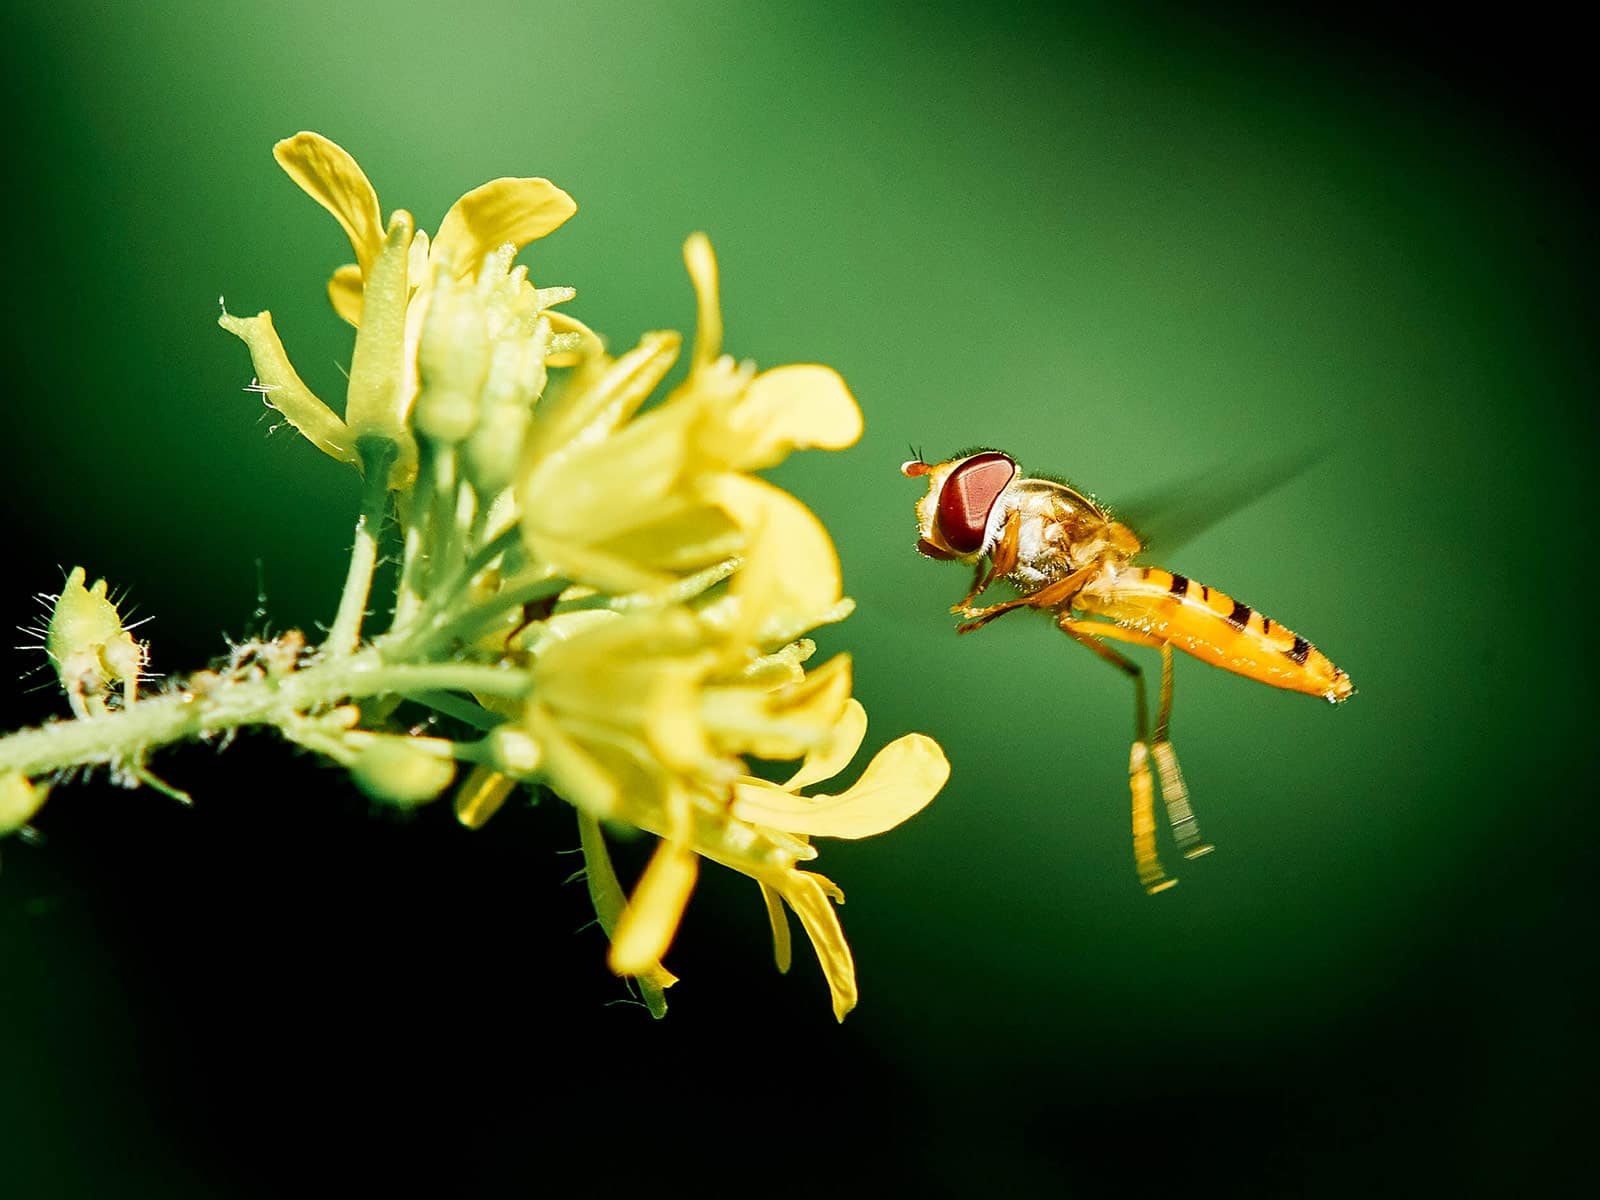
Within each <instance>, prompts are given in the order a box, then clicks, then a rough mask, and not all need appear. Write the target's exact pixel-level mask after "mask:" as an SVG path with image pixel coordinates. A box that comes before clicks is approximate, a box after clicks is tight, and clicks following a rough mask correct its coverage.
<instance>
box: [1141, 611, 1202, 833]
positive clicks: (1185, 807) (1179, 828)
mask: <svg viewBox="0 0 1600 1200" xmlns="http://www.w3.org/2000/svg"><path fill="white" fill-rule="evenodd" d="M1171 720H1172V647H1171V646H1170V645H1168V644H1166V643H1165V642H1163V643H1162V645H1161V706H1160V709H1159V710H1158V712H1157V715H1156V735H1155V738H1154V740H1153V741H1151V743H1150V754H1151V756H1152V757H1153V758H1154V759H1155V760H1156V773H1157V774H1158V775H1160V777H1161V800H1162V802H1163V803H1164V804H1165V805H1166V806H1167V824H1168V825H1169V826H1171V828H1172V837H1173V840H1174V841H1176V842H1177V843H1178V851H1179V853H1181V854H1182V855H1183V856H1184V857H1185V858H1199V857H1200V856H1201V855H1202V854H1210V853H1211V851H1212V850H1214V849H1216V847H1214V846H1212V845H1211V844H1210V843H1208V842H1203V841H1201V840H1200V826H1199V823H1198V822H1196V821H1195V819H1194V810H1193V809H1192V808H1190V807H1189V789H1188V787H1187V786H1186V785H1185V784H1184V782H1183V772H1182V771H1180V770H1179V769H1178V756H1177V755H1176V754H1174V753H1173V752H1172V742H1171V741H1169V740H1168V738H1167V726H1168V724H1169V723H1170V722H1171Z"/></svg>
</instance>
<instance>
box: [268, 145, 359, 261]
mask: <svg viewBox="0 0 1600 1200" xmlns="http://www.w3.org/2000/svg"><path fill="white" fill-rule="evenodd" d="M272 157H274V158H275V159H277V160H278V165H279V166H280V167H282V168H283V169H284V170H285V171H286V172H288V175H289V178H290V179H292V180H294V181H295V182H296V183H297V184H299V185H300V187H301V190H303V191H304V192H305V193H306V195H308V196H310V197H311V198H312V199H313V200H315V201H316V202H317V203H318V204H320V205H322V207H323V208H325V209H327V210H328V211H329V212H330V213H332V214H333V215H334V218H335V219H336V220H337V221H338V222H339V224H340V225H343V226H344V231H345V234H346V235H347V236H348V237H349V238H350V245H351V247H352V248H353V249H354V250H355V252H356V261H357V262H359V263H360V264H361V270H362V271H363V272H365V271H366V270H367V268H368V267H369V266H371V264H372V260H373V258H374V257H375V256H376V255H377V253H378V247H379V246H380V245H382V244H383V213H382V211H381V210H380V209H379V208H378V193H377V192H375V191H373V189H372V184H371V183H369V182H368V181H367V177H366V175H365V174H364V173H363V172H362V170H361V168H360V167H359V166H357V165H356V160H355V159H353V158H351V157H350V154H349V152H348V151H346V150H345V149H344V147H342V146H339V145H337V144H336V143H334V142H330V141H329V140H328V139H327V138H325V137H323V136H322V135H321V134H320V133H297V134H295V135H294V136H293V137H291V138H285V139H284V140H283V141H281V142H279V143H278V144H277V145H276V146H274V147H273V148H272Z"/></svg>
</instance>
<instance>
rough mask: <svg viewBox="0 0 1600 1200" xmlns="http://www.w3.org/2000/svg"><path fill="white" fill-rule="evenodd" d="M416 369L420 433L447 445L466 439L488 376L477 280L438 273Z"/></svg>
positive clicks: (416, 419) (486, 334)
mask: <svg viewBox="0 0 1600 1200" xmlns="http://www.w3.org/2000/svg"><path fill="white" fill-rule="evenodd" d="M417 369H418V373H419V375H420V378H421V381H422V389H421V391H420V392H418V393H417V407H416V415H415V417H414V424H415V425H416V429H417V432H418V433H419V434H421V435H422V436H423V437H425V438H428V439H430V440H431V441H434V442H439V443H443V444H445V445H451V446H453V445H455V444H456V443H457V442H461V441H464V440H465V439H466V437H467V435H468V434H470V433H471V432H472V430H473V428H474V427H475V426H476V425H477V424H478V394H479V392H480V391H481V390H482V388H483V382H484V378H485V377H486V376H487V375H488V373H489V330H488V313H487V310H486V308H485V306H484V302H483V298H482V297H481V296H480V295H479V294H478V289H477V287H476V286H475V285H474V284H473V282H472V281H471V280H469V279H457V278H456V277H455V276H454V275H453V274H451V272H450V271H449V270H448V269H446V268H445V267H444V266H440V267H439V269H438V270H437V271H436V272H435V274H434V280H433V294H432V296H431V298H430V299H429V302H428V313H427V316H426V318H425V319H424V320H423V322H422V339H421V341H420V343H419V344H418V347H417Z"/></svg>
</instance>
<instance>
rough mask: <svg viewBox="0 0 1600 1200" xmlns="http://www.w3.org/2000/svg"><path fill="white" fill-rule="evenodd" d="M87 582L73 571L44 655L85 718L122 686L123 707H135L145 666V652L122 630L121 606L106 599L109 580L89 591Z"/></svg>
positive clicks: (55, 612)
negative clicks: (119, 607) (119, 611)
mask: <svg viewBox="0 0 1600 1200" xmlns="http://www.w3.org/2000/svg"><path fill="white" fill-rule="evenodd" d="M83 581H84V571H83V568H82V567H73V568H72V573H71V574H70V575H68V576H67V581H66V583H65V584H63V585H62V587H61V595H60V596H58V597H57V598H56V603H55V608H54V609H52V610H51V613H50V624H49V626H48V627H47V628H46V630H45V637H44V652H45V654H46V655H47V656H48V657H49V659H50V664H51V665H52V666H53V667H55V669H56V674H57V675H58V676H59V677H60V679H61V686H62V687H63V688H65V689H66V691H67V696H68V697H69V699H70V700H71V701H72V708H73V711H74V712H75V713H76V714H77V715H78V716H80V717H81V716H88V715H90V712H91V710H92V709H93V708H94V707H95V706H97V705H101V704H102V702H103V699H104V696H105V693H106V692H108V691H110V690H111V689H112V688H113V687H115V686H116V685H118V684H120V685H121V687H122V696H123V702H124V703H125V704H132V703H133V701H134V698H135V696H136V695H137V689H138V683H139V672H140V670H141V669H142V668H143V666H144V647H143V646H142V645H140V644H139V643H138V642H136V641H134V638H133V635H132V634H131V633H129V632H128V631H127V630H126V629H124V628H123V627H122V617H121V615H120V614H119V613H118V612H117V606H116V605H115V604H113V603H112V602H111V599H110V598H109V597H108V596H107V595H106V581H105V580H104V579H96V580H95V581H94V586H93V587H88V588H86V587H84V586H83ZM101 711H103V707H102V708H101Z"/></svg>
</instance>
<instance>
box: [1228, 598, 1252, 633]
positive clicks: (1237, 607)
mask: <svg viewBox="0 0 1600 1200" xmlns="http://www.w3.org/2000/svg"><path fill="white" fill-rule="evenodd" d="M1223 619H1224V620H1225V621H1227V622H1228V624H1229V625H1232V626H1233V627H1234V628H1235V629H1243V628H1244V627H1245V625H1246V624H1248V623H1249V621H1250V606H1249V605H1248V604H1240V603H1239V602H1238V601H1237V600H1235V601H1234V602H1233V611H1232V612H1231V613H1229V614H1228V615H1227V616H1226V617H1225V618H1223Z"/></svg>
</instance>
